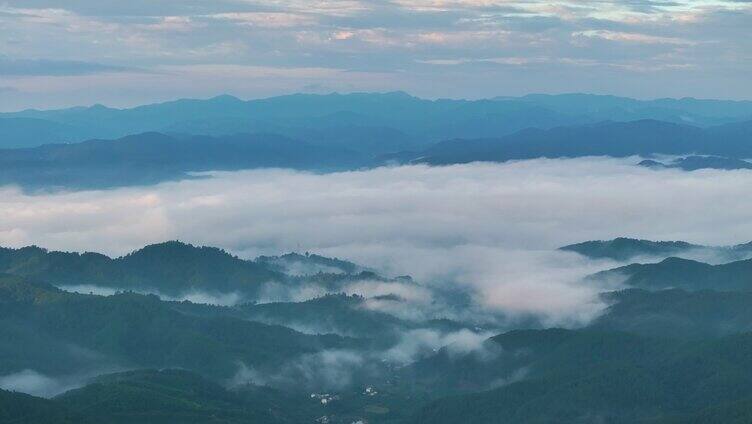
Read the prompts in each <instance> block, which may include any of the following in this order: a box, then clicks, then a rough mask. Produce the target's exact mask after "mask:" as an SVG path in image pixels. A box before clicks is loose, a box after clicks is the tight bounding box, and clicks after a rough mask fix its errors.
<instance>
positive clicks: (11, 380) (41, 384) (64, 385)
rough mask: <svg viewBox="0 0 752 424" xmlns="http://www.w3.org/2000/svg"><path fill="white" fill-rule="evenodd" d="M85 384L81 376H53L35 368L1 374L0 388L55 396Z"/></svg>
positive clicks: (35, 394)
mask: <svg viewBox="0 0 752 424" xmlns="http://www.w3.org/2000/svg"><path fill="white" fill-rule="evenodd" d="M83 385H84V381H83V379H81V378H80V377H63V378H53V377H49V376H47V375H44V374H40V373H38V372H36V371H34V370H23V371H19V372H17V373H13V374H8V375H5V376H0V389H3V390H10V391H14V392H21V393H26V394H30V395H32V396H39V397H46V398H49V397H53V396H56V395H59V394H60V393H64V392H67V391H68V390H72V389H75V388H78V387H81V386H83Z"/></svg>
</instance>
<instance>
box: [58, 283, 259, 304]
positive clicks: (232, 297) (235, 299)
mask: <svg viewBox="0 0 752 424" xmlns="http://www.w3.org/2000/svg"><path fill="white" fill-rule="evenodd" d="M58 288H59V289H61V290H65V291H67V292H71V293H80V294H92V295H96V296H112V295H115V294H116V293H119V292H123V291H134V290H131V289H118V288H113V287H102V286H95V285H90V284H81V285H72V286H68V285H63V286H58ZM135 292H136V293H141V294H154V295H157V296H158V297H159V298H160V299H162V300H166V301H176V302H182V301H188V302H192V303H203V304H207V305H218V306H235V305H238V304H240V303H243V302H244V301H246V299H244V298H243V296H242V295H241V294H240V293H235V292H230V293H209V292H204V291H199V290H189V291H187V292H185V293H182V294H180V295H179V296H168V295H165V294H163V293H160V292H159V290H157V289H153V290H149V289H144V290H135Z"/></svg>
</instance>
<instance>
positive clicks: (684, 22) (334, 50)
mask: <svg viewBox="0 0 752 424" xmlns="http://www.w3.org/2000/svg"><path fill="white" fill-rule="evenodd" d="M750 28H752V1H750V0H670V1H663V0H621V1H615V0H579V1H572V0H558V1H545V2H544V1H537V0H378V1H376V0H305V1H304V0H129V1H126V2H124V1H120V0H65V1H61V0H0V110H17V109H22V108H27V107H35V108H55V107H64V106H71V105H89V104H94V103H103V104H106V105H109V106H119V107H125V106H133V105H137V104H143V103H150V102H155V101H163V100H169V99H175V98H181V97H210V96H214V95H218V94H224V93H227V94H233V95H236V96H239V97H242V98H258V97H267V96H273V95H279V94H287V93H293V92H314V93H329V92H333V91H338V92H352V91H393V90H402V91H407V92H409V93H411V94H414V95H418V96H421V97H427V98H441V97H451V98H482V97H491V96H499V95H523V94H528V93H563V92H588V93H599V94H616V95H623V96H629V97H637V98H655V97H685V96H692V97H701V98H727V99H752V84H749V75H752V37H750V36H749V31H750Z"/></svg>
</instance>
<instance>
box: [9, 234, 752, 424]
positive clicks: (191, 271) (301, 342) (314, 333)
mask: <svg viewBox="0 0 752 424" xmlns="http://www.w3.org/2000/svg"><path fill="white" fill-rule="evenodd" d="M740 246H744V245H740ZM703 248H704V249H726V250H734V249H735V247H730V248H724V247H719V248H712V247H705V246H699V245H694V244H691V243H687V242H655V241H648V240H637V239H627V238H619V239H616V240H613V241H591V242H584V243H579V244H575V245H571V246H566V247H564V248H563V249H564V250H568V251H572V252H577V253H578V254H582V255H585V256H587V257H590V258H592V259H594V260H595V259H597V260H603V259H604V258H607V259H609V260H612V261H613V260H620V261H629V260H642V258H655V259H657V260H659V261H660V262H657V263H635V264H630V265H628V266H626V267H623V268H617V269H615V270H605V271H604V273H606V274H608V273H619V274H620V275H626V276H628V279H627V280H626V282H625V285H626V286H632V287H638V288H627V289H623V290H617V291H606V290H604V293H602V294H601V295H600V296H601V300H602V301H603V302H604V303H605V304H606V305H607V306H606V308H605V309H604V310H603V311H602V312H601V313H600V314H599V315H598V316H597V317H595V318H594V319H593V320H592V321H591V322H589V323H587V324H585V325H584V326H582V327H579V328H568V329H565V328H556V327H554V328H546V327H545V326H544V325H542V323H541V322H533V321H530V322H520V321H515V322H513V323H508V322H506V321H504V319H503V317H499V320H497V321H495V322H490V321H487V322H486V323H485V324H481V323H479V322H478V320H475V319H472V318H471V317H470V316H467V315H465V316H464V317H461V316H456V317H454V318H449V317H446V316H444V317H442V316H441V314H438V315H429V316H425V317H420V316H415V315H410V316H409V318H406V317H402V316H400V315H399V314H395V311H396V309H395V308H396V307H397V306H398V305H402V307H401V309H410V308H413V306H412V305H411V304H409V303H405V302H408V299H404V298H401V296H400V293H404V291H405V290H408V289H409V290H418V289H420V290H432V291H433V296H432V298H433V300H432V302H433V303H437V302H444V301H445V299H444V298H443V297H441V295H440V292H441V290H440V289H436V290H433V288H432V287H430V286H422V285H420V284H418V283H416V282H414V281H412V280H411V279H410V278H407V277H400V278H388V277H382V276H379V275H378V274H376V273H375V272H373V271H371V270H368V269H366V268H365V267H362V266H360V265H357V264H355V263H352V262H348V261H346V260H342V259H336V258H326V257H323V256H319V255H315V254H309V253H308V254H297V253H293V254H287V255H282V256H263V257H259V258H257V259H255V260H244V259H240V258H237V257H235V256H233V255H231V254H229V253H227V252H225V251H223V250H221V249H217V248H211V247H197V246H192V245H189V244H185V243H181V242H177V241H172V242H166V243H161V244H157V245H152V246H147V247H144V248H143V249H139V250H137V251H135V252H133V253H131V254H128V255H125V256H123V257H120V258H109V257H107V256H104V255H100V254H97V253H84V254H78V253H65V252H51V251H47V250H45V249H42V248H39V247H27V248H22V249H3V250H2V251H0V272H3V273H4V274H2V275H0V388H1V389H4V390H0V421H1V420H4V421H2V422H24V423H42V422H61V423H66V422H71V423H72V422H77V423H78V422H81V423H95V422H97V423H127V422H134V421H138V422H148V423H155V424H156V423H167V422H170V423H174V422H185V423H215V422H222V423H240V422H260V423H298V422H316V420H323V421H318V422H329V423H345V424H351V423H353V422H358V421H362V422H372V423H391V424H396V423H402V424H418V423H428V422H431V423H434V422H435V423H443V422H447V423H449V422H452V423H454V422H540V423H550V422H557V423H599V422H615V423H621V422H623V423H632V422H650V423H680V422H681V423H684V422H690V423H695V422H696V423H703V422H729V423H745V422H748V418H749V414H748V411H749V409H748V406H749V405H750V399H752V379H750V378H749V373H748V372H747V369H748V368H749V367H750V366H752V364H750V363H749V358H752V338H751V337H750V335H752V314H750V311H752V308H750V307H749V305H750V302H752V297H751V296H752V294H751V293H752V291H750V290H749V289H748V284H747V283H746V282H747V281H752V267H751V266H749V265H748V264H749V260H730V261H729V262H722V263H720V264H718V265H711V264H707V263H702V262H698V261H690V260H686V259H679V258H676V257H673V256H672V255H676V254H682V252H692V251H695V250H697V249H703ZM664 256H665V257H666V258H667V259H663V260H661V258H662V257H664ZM607 264H608V263H607V262H604V266H605V265H607ZM596 276H597V275H596ZM591 278H595V277H591ZM269 281H274V282H275V283H279V284H282V285H284V286H285V287H288V288H291V289H294V288H299V287H305V286H307V285H310V284H312V283H315V284H317V285H321V287H323V288H325V289H326V290H324V292H322V293H323V294H317V295H313V296H309V297H308V298H304V299H289V300H285V301H275V302H256V301H253V300H251V301H248V302H244V303H235V304H232V305H227V306H219V305H212V304H208V303H206V302H202V301H199V300H196V299H194V300H193V301H185V300H183V301H176V300H172V299H171V298H170V296H164V295H160V296H159V297H158V296H156V295H154V294H146V293H143V292H147V291H149V290H152V291H155V292H156V291H159V292H168V293H182V292H185V291H186V290H196V289H202V290H206V291H209V290H211V289H214V290H219V291H227V290H232V291H236V290H244V291H245V292H246V293H248V295H249V296H252V295H253V294H254V293H257V291H256V288H257V287H258V286H263V285H264V284H266V283H267V282H269ZM366 281H368V282H373V283H375V284H381V286H380V287H388V288H389V290H388V291H386V292H384V290H379V291H378V292H376V293H371V294H348V293H346V291H347V290H348V288H347V287H348V284H349V283H352V282H357V283H359V284H361V283H363V282H366ZM597 282H598V280H597V278H596V279H595V280H586V281H582V282H581V283H582V284H597ZM84 283H86V284H88V285H89V287H100V288H101V287H108V288H110V289H112V290H111V291H110V292H109V293H107V294H104V295H103V294H87V293H81V291H82V290H78V291H79V292H72V291H71V289H70V286H71V285H75V284H79V285H83V284H84ZM56 286H59V287H62V289H61V288H58V287H56ZM118 287H119V288H118ZM115 288H118V289H117V290H115ZM609 290H610V289H609ZM139 292H141V293H139ZM452 296H453V295H449V296H447V297H452ZM437 310H440V311H444V312H446V311H451V309H446V308H444V307H442V308H439V309H437ZM486 318H488V316H486ZM489 324H492V325H489ZM508 325H512V327H511V328H509V327H508ZM442 338H446V341H443V342H441V343H440V344H438V345H431V344H429V345H426V346H423V347H422V348H421V347H420V346H422V345H421V342H420V341H421V340H422V341H423V342H425V341H430V340H441V339H442ZM470 340H475V341H476V342H472V343H470V342H469V341H470ZM433 346H436V347H433ZM404 355H409V356H404ZM42 388H44V390H42ZM13 390H19V391H27V392H33V393H34V395H36V396H29V395H27V394H22V393H17V392H14V391H13Z"/></svg>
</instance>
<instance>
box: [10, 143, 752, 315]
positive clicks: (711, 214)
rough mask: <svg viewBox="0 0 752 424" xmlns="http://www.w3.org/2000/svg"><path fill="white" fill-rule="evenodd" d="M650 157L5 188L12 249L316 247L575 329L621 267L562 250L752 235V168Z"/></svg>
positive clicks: (252, 252)
mask: <svg viewBox="0 0 752 424" xmlns="http://www.w3.org/2000/svg"><path fill="white" fill-rule="evenodd" d="M637 161H638V160H637V159H636V158H628V159H610V158H583V159H557V160H548V159H541V160H530V161H521V162H513V163H506V164H468V165H458V166H449V167H435V168H432V167H427V166H403V167H393V168H378V169H372V170H363V171H356V172H342V173H332V174H311V173H303V172H295V171H290V170H257V171H244V172H233V173H213V174H210V175H209V178H205V179H198V180H189V181H182V182H171V183H164V184H160V185H157V186H150V187H136V188H122V189H115V190H106V191H82V192H70V193H48V194H33V195H32V194H26V193H23V192H22V191H21V190H19V189H17V188H14V187H4V188H0V216H2V219H0V245H2V246H7V247H20V246H25V245H30V244H37V245H40V246H43V247H47V248H50V249H58V250H73V251H86V250H88V251H98V252H102V253H106V254H110V255H114V256H118V255H122V254H125V253H127V252H129V251H131V250H134V249H137V248H140V247H143V246H144V245H146V244H150V243H155V242H161V241H164V240H170V239H180V240H182V241H186V242H190V243H194V244H200V245H210V246H217V247H222V248H225V249H227V250H228V251H231V252H233V253H235V254H238V255H239V256H241V257H245V258H253V257H255V256H257V255H260V254H279V253H284V252H288V251H311V252H315V253H318V254H322V255H326V256H336V257H340V258H345V259H349V260H352V261H355V262H357V263H359V264H362V265H365V266H368V267H372V268H374V269H376V270H378V271H380V272H382V273H385V274H387V275H393V276H396V275H403V274H409V275H411V276H413V277H414V278H415V279H416V280H417V281H419V282H421V283H423V284H427V285H432V284H433V285H441V284H460V285H464V286H466V287H470V288H471V289H473V290H474V291H475V292H476V293H477V299H478V303H479V304H480V305H482V307H484V308H489V309H491V310H501V311H504V312H505V313H509V314H512V315H513V314H515V313H519V314H528V313H533V314H535V315H538V316H540V317H542V318H543V319H544V320H547V322H548V323H550V324H552V325H553V324H556V325H558V324H562V325H567V324H576V323H581V322H586V321H587V320H589V319H590V318H592V317H593V316H594V315H595V314H597V313H598V312H599V311H600V310H601V308H602V306H603V305H602V304H600V302H599V301H598V300H597V295H596V294H597V292H598V291H599V290H598V288H595V287H588V286H585V285H583V284H582V283H580V282H579V279H580V278H581V277H582V276H584V275H586V274H589V273H591V272H595V271H598V270H602V269H604V268H607V267H609V266H610V265H612V264H608V263H603V262H601V263H593V262H592V261H586V260H584V259H582V258H580V257H578V256H577V255H574V254H569V253H562V252H556V251H555V250H554V249H555V248H557V247H559V246H562V245H565V244H569V243H575V242H579V241H584V240H589V239H609V238H613V237H618V236H630V237H641V238H649V239H660V240H674V239H681V240H687V241H691V242H696V243H705V244H733V243H740V242H747V241H749V239H752V220H750V219H749V217H750V211H752V197H750V196H749V195H748V191H749V187H752V172H750V171H713V170H708V171H697V172H691V173H689V172H683V171H678V170H660V171H656V170H650V169H645V168H641V167H638V166H634V164H635V163H636V162H637ZM84 289H85V290H84V291H87V290H88V289H87V288H84ZM366 289H369V290H370V289H372V288H371V287H365V288H364V290H366ZM353 292H357V290H353ZM366 294H367V293H366ZM199 297H200V296H199Z"/></svg>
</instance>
